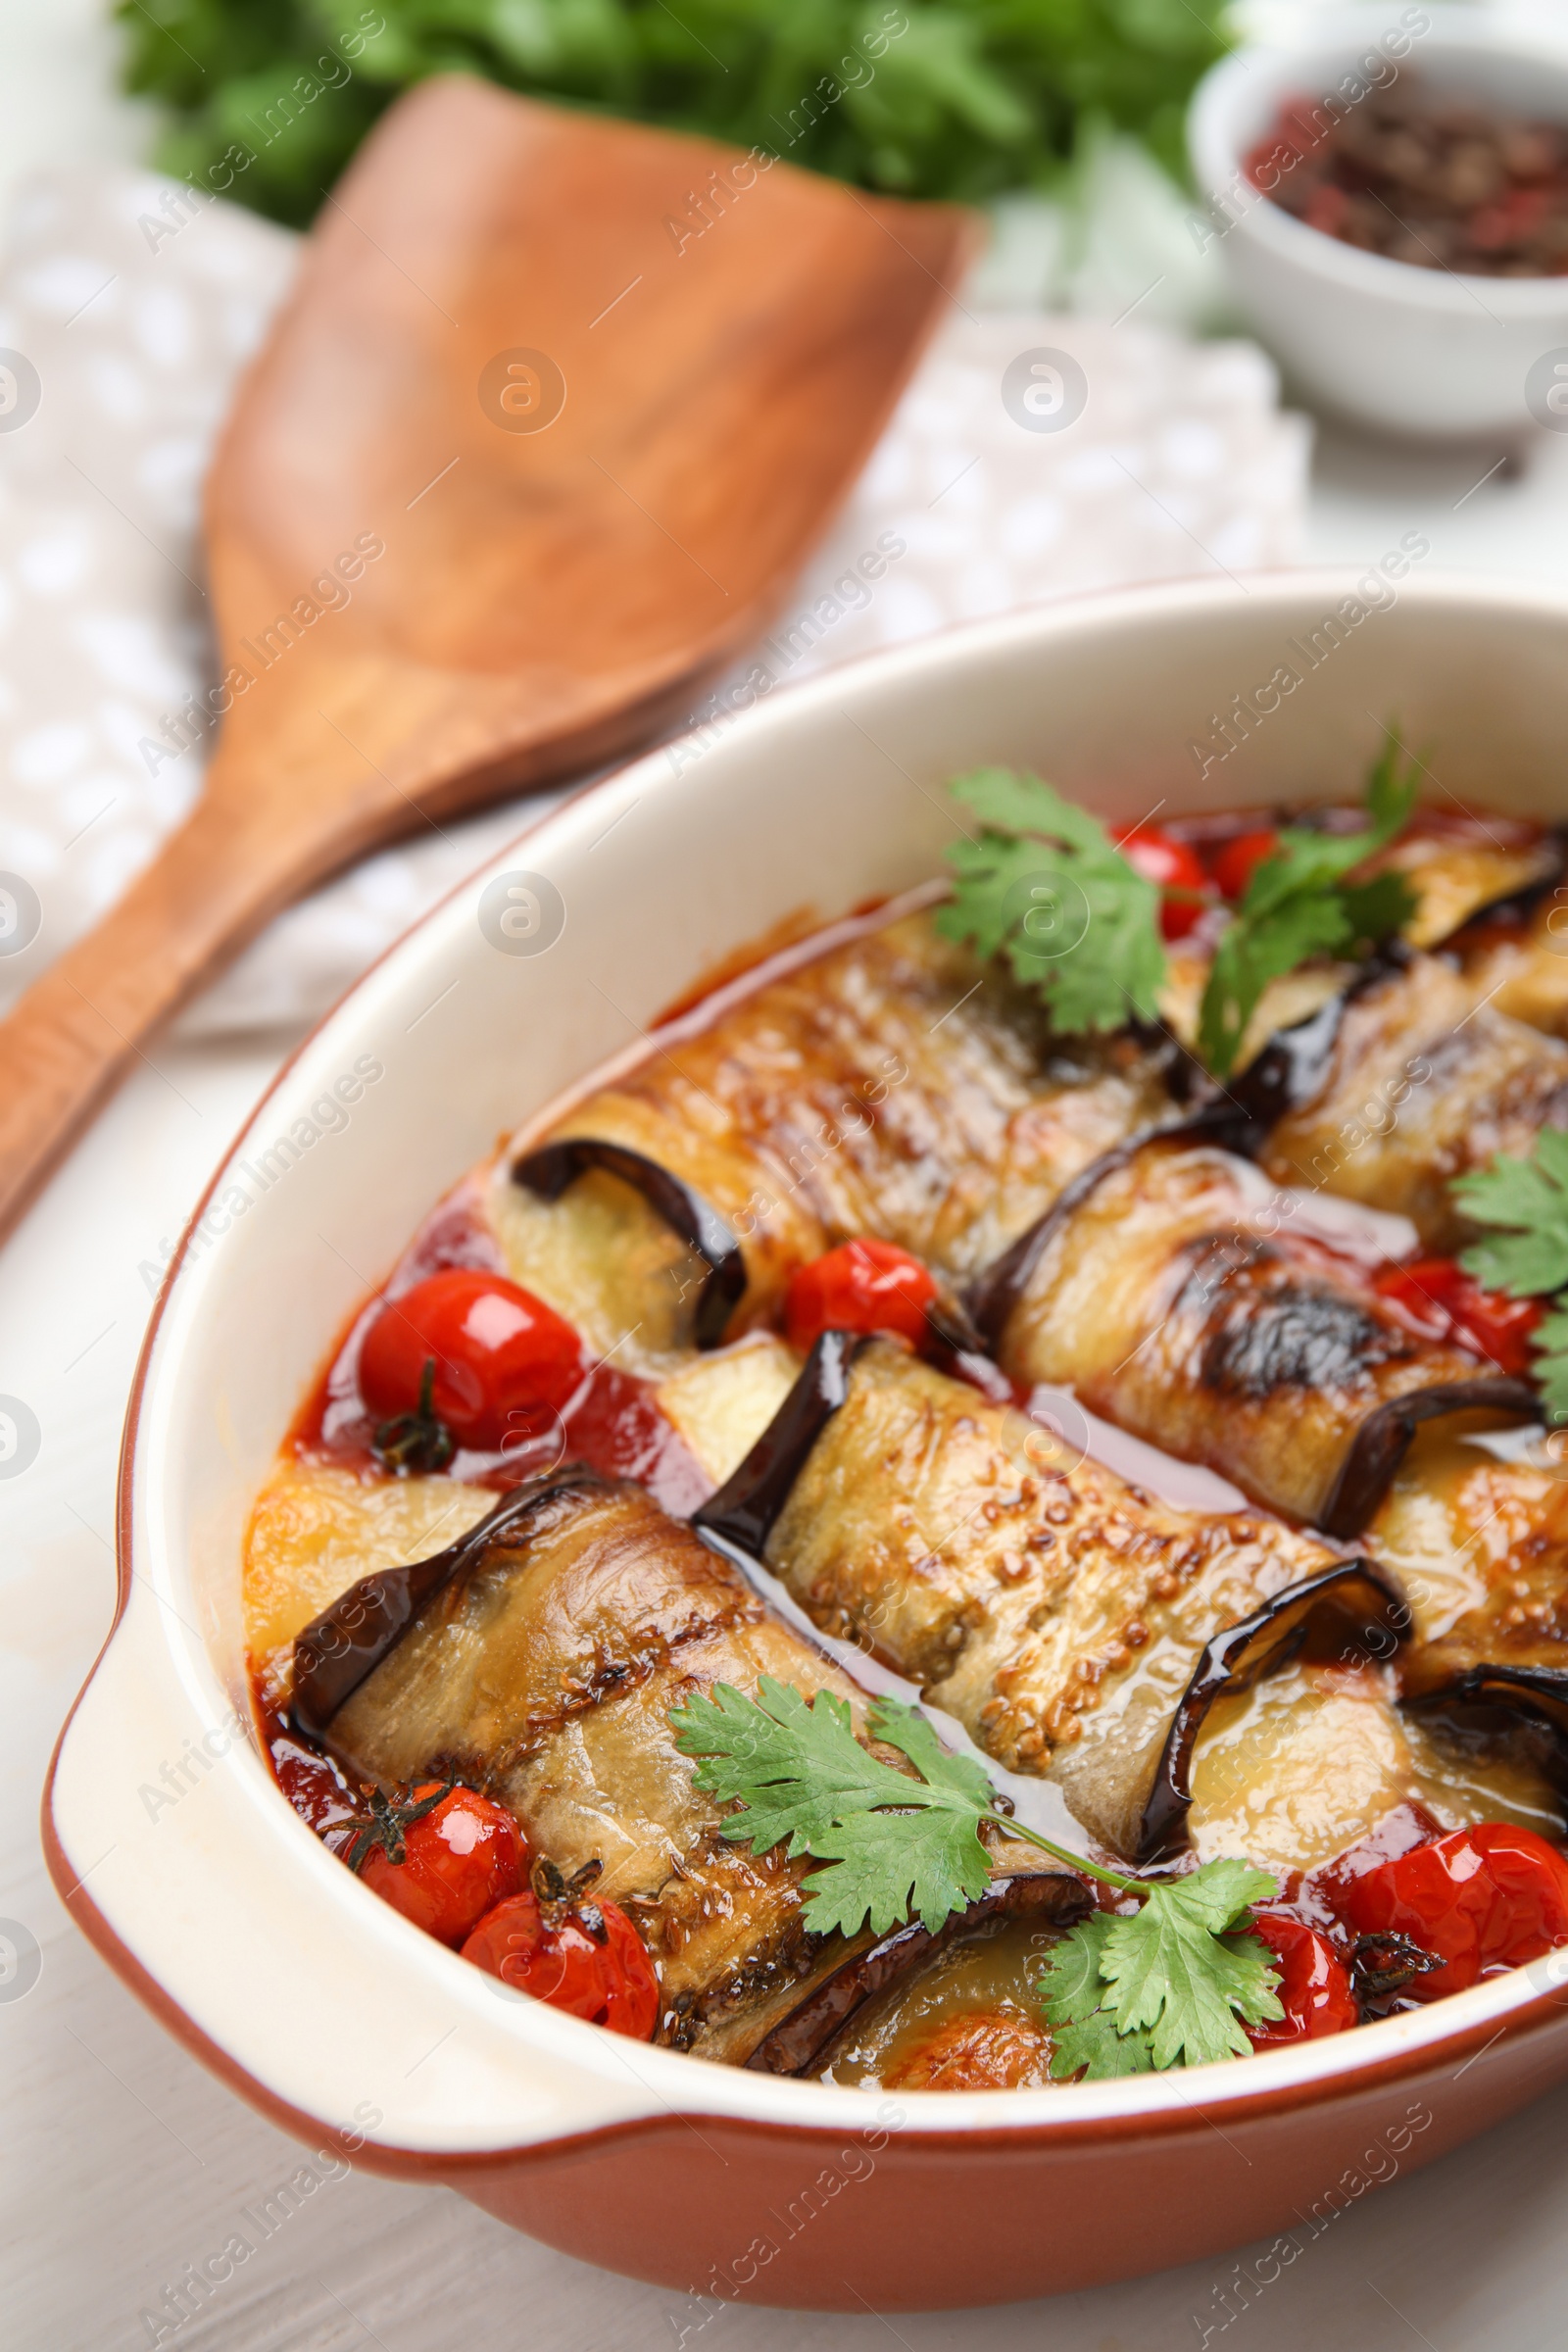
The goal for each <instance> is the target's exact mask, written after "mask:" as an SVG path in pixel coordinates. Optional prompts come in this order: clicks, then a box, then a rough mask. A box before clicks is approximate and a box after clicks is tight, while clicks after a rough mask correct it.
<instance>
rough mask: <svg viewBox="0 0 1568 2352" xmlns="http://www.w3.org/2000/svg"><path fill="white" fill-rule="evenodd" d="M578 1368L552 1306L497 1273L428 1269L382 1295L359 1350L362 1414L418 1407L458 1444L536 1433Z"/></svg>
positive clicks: (572, 1344)
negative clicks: (397, 1291) (406, 1286)
mask: <svg viewBox="0 0 1568 2352" xmlns="http://www.w3.org/2000/svg"><path fill="white" fill-rule="evenodd" d="M430 1364H433V1365H434V1367H435V1370H434V1373H433V1374H432V1375H429V1376H428V1379H427V1375H426V1367H427V1366H428V1365H430ZM583 1371H584V1364H583V1353H582V1344H581V1342H580V1341H579V1340H578V1338H577V1335H576V1333H575V1332H574V1331H573V1330H572V1328H571V1325H570V1324H569V1323H564V1322H563V1321H562V1319H561V1317H560V1316H559V1315H558V1314H557V1313H556V1311H555V1309H554V1308H553V1307H549V1306H546V1304H545V1302H544V1300H543V1299H535V1298H534V1297H533V1295H532V1293H531V1292H528V1291H524V1290H520V1289H519V1288H518V1286H517V1285H516V1283H515V1282H509V1281H508V1280H507V1278H506V1276H505V1275H504V1274H484V1273H478V1272H475V1271H473V1270H472V1269H469V1268H461V1269H460V1268H454V1269H452V1270H451V1271H450V1272H448V1273H445V1274H431V1275H428V1276H427V1277H426V1278H425V1280H424V1281H423V1282H417V1283H416V1284H415V1286H414V1288H413V1289H412V1290H411V1291H405V1292H404V1294H403V1296H402V1298H401V1299H389V1300H388V1302H387V1304H386V1305H385V1306H383V1307H382V1309H381V1311H380V1313H379V1314H378V1315H377V1316H376V1318H375V1321H374V1322H373V1323H372V1324H371V1325H370V1328H369V1330H368V1332H367V1333H366V1335H365V1344H364V1347H363V1348H362V1349H361V1351H360V1390H361V1394H362V1395H363V1396H364V1398H365V1401H366V1403H367V1404H368V1406H369V1408H370V1410H371V1412H372V1413H375V1414H378V1415H381V1416H383V1417H384V1418H386V1419H388V1420H390V1419H391V1417H393V1416H404V1417H408V1418H413V1417H416V1416H417V1415H418V1414H419V1413H420V1412H421V1410H422V1411H424V1412H426V1413H427V1414H428V1415H433V1418H434V1420H435V1421H436V1422H438V1423H439V1424H440V1425H441V1427H442V1429H443V1430H446V1431H449V1432H450V1433H451V1436H452V1437H453V1438H454V1439H456V1440H457V1442H458V1443H459V1444H460V1445H463V1446H475V1447H477V1448H479V1449H480V1450H481V1451H486V1452H490V1451H494V1450H495V1449H497V1448H498V1447H500V1446H505V1445H506V1443H507V1441H508V1440H509V1439H511V1440H513V1442H514V1443H515V1442H517V1441H518V1440H520V1439H523V1438H531V1437H537V1436H538V1435H539V1434H540V1432H541V1429H542V1428H543V1427H544V1426H545V1425H546V1424H547V1423H548V1420H549V1416H550V1415H551V1413H558V1412H560V1410H561V1408H562V1406H563V1405H564V1403H565V1402H566V1400H567V1398H568V1397H570V1396H571V1394H572V1392H573V1391H574V1390H575V1389H576V1387H577V1385H578V1383H579V1382H580V1381H581V1379H582V1376H583ZM426 1392H427V1393H426ZM424 1466H428V1467H439V1464H438V1463H436V1462H434V1461H433V1460H432V1461H429V1462H428V1463H427V1464H426V1465H424Z"/></svg>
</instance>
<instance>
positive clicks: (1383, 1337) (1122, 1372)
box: [998, 1136, 1536, 1539]
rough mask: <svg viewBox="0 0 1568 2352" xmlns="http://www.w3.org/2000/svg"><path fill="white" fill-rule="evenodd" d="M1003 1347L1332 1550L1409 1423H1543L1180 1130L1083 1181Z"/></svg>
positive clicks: (1255, 1185)
mask: <svg viewBox="0 0 1568 2352" xmlns="http://www.w3.org/2000/svg"><path fill="white" fill-rule="evenodd" d="M999 1337H1000V1345H999V1347H998V1359H999V1361H1000V1363H1001V1365H1002V1368H1003V1370H1004V1371H1005V1372H1006V1373H1007V1375H1008V1376H1009V1378H1010V1379H1012V1380H1013V1381H1015V1382H1018V1383H1021V1384H1028V1385H1031V1386H1032V1385H1033V1384H1035V1383H1036V1382H1045V1383H1048V1384H1050V1385H1053V1386H1059V1387H1068V1388H1071V1389H1073V1390H1074V1391H1075V1392H1076V1394H1077V1395H1078V1397H1080V1398H1081V1399H1082V1401H1083V1402H1084V1403H1085V1404H1086V1405H1088V1406H1089V1407H1090V1409H1091V1410H1092V1411H1094V1412H1097V1413H1101V1414H1103V1416H1104V1417H1105V1418H1106V1419H1107V1420H1109V1421H1113V1422H1115V1423H1116V1424H1117V1425H1118V1426H1119V1427H1121V1428H1123V1429H1126V1430H1129V1431H1131V1432H1132V1433H1133V1434H1134V1435H1135V1436H1137V1437H1141V1438H1145V1439H1147V1440H1148V1441H1149V1442H1150V1443H1151V1444H1152V1445H1155V1446H1160V1447H1162V1448H1163V1450H1164V1451H1166V1452H1167V1453H1171V1454H1174V1455H1176V1456H1177V1457H1178V1458H1179V1459H1181V1460H1185V1461H1191V1462H1201V1463H1202V1464H1203V1465H1204V1466H1205V1467H1206V1468H1208V1469H1211V1470H1215V1471H1218V1472H1219V1473H1220V1475H1221V1476H1222V1477H1225V1478H1228V1479H1230V1480H1232V1481H1233V1482H1234V1483H1235V1484H1236V1485H1237V1486H1238V1487H1240V1488H1241V1489H1242V1490H1243V1492H1244V1493H1245V1494H1247V1495H1250V1497H1251V1498H1252V1499H1253V1500H1254V1501H1255V1502H1258V1503H1260V1504H1262V1505H1263V1506H1265V1507H1266V1508H1268V1509H1271V1510H1277V1511H1281V1512H1283V1513H1285V1514H1286V1515H1287V1516H1288V1517H1291V1518H1293V1519H1297V1520H1299V1521H1300V1522H1302V1523H1303V1524H1305V1525H1308V1526H1315V1527H1321V1528H1323V1529H1324V1530H1325V1532H1327V1533H1330V1534H1332V1535H1334V1536H1335V1537H1337V1538H1340V1539H1348V1538H1351V1537H1353V1536H1355V1535H1357V1534H1359V1533H1360V1531H1361V1529H1362V1528H1363V1527H1364V1526H1365V1525H1366V1524H1367V1522H1368V1520H1369V1519H1370V1518H1371V1517H1372V1515H1373V1513H1374V1512H1375V1511H1376V1509H1377V1507H1378V1504H1379V1503H1380V1502H1381V1500H1382V1497H1383V1495H1384V1494H1385V1493H1386V1492H1387V1489H1388V1486H1389V1483H1390V1481H1391V1480H1392V1478H1393V1477H1394V1475H1395V1472H1396V1471H1397V1467H1398V1464H1399V1461H1400V1459H1401V1458H1402V1455H1403V1452H1404V1450H1405V1447H1406V1446H1408V1444H1409V1441H1410V1435H1411V1432H1412V1430H1413V1429H1414V1427H1415V1425H1416V1424H1417V1423H1418V1422H1419V1421H1421V1420H1423V1419H1426V1418H1429V1417H1431V1415H1432V1414H1434V1413H1437V1412H1453V1411H1459V1410H1462V1409H1466V1408H1469V1407H1473V1406H1479V1405H1484V1406H1490V1407H1492V1408H1494V1409H1495V1410H1496V1411H1497V1412H1498V1413H1499V1414H1501V1415H1502V1416H1503V1417H1505V1418H1508V1419H1513V1420H1531V1419H1533V1418H1534V1417H1535V1412H1536V1405H1535V1401H1534V1397H1533V1395H1532V1393H1531V1391H1530V1390H1529V1389H1528V1387H1526V1386H1525V1385H1524V1384H1522V1383H1519V1382H1509V1381H1502V1380H1500V1379H1498V1380H1494V1379H1489V1378H1486V1377H1484V1376H1483V1373H1482V1368H1481V1367H1480V1366H1479V1365H1478V1363H1477V1360H1476V1358H1475V1357H1474V1356H1473V1355H1470V1354H1468V1353H1467V1352H1466V1351H1465V1350H1464V1349H1462V1348H1453V1347H1448V1346H1445V1345H1440V1344H1438V1343H1436V1342H1434V1341H1432V1340H1430V1339H1428V1338H1425V1337H1423V1336H1422V1335H1420V1334H1419V1333H1417V1332H1414V1331H1412V1330H1410V1329H1409V1328H1408V1327H1407V1326H1406V1325H1405V1324H1404V1323H1403V1322H1402V1321H1401V1320H1400V1319H1399V1317H1398V1315H1397V1312H1396V1311H1395V1309H1393V1308H1392V1307H1390V1306H1388V1305H1387V1304H1386V1303H1385V1302H1384V1301H1383V1300H1382V1299H1378V1298H1377V1297H1376V1295H1375V1294H1374V1293H1372V1292H1371V1290H1370V1287H1369V1285H1368V1284H1367V1282H1366V1279H1365V1276H1364V1274H1363V1273H1362V1271H1361V1269H1360V1268H1359V1267H1357V1266H1356V1265H1354V1264H1352V1263H1350V1262H1349V1261H1347V1260H1344V1259H1341V1258H1337V1257H1336V1256H1335V1254H1334V1253H1333V1252H1332V1251H1330V1250H1327V1249H1326V1248H1324V1247H1323V1246H1322V1245H1321V1244H1317V1243H1312V1242H1306V1241H1302V1240H1301V1239H1299V1238H1298V1237H1295V1236H1293V1235H1292V1233H1291V1230H1290V1228H1289V1224H1288V1222H1287V1220H1286V1219H1285V1217H1284V1216H1283V1215H1282V1214H1281V1213H1280V1203H1279V1202H1278V1201H1277V1200H1276V1199H1274V1198H1273V1197H1272V1196H1271V1194H1270V1190H1269V1187H1268V1186H1267V1185H1266V1184H1265V1183H1263V1182H1262V1181H1261V1180H1260V1179H1259V1177H1258V1175H1257V1173H1256V1171H1255V1170H1254V1169H1253V1168H1252V1167H1251V1166H1250V1164H1249V1163H1248V1162H1246V1161H1245V1160H1242V1159H1240V1158H1238V1157H1237V1156H1236V1155H1235V1154H1234V1153H1232V1152H1226V1151H1223V1150H1221V1149H1220V1148H1219V1147H1218V1146H1216V1145H1214V1144H1211V1143H1207V1142H1204V1141H1201V1140H1200V1141H1198V1142H1196V1143H1195V1142H1193V1141H1191V1140H1188V1139H1185V1138H1183V1137H1181V1136H1171V1137H1162V1138H1156V1139H1155V1140H1153V1141H1152V1142H1150V1143H1147V1144H1145V1145H1143V1146H1142V1147H1141V1148H1140V1149H1139V1150H1137V1151H1136V1152H1129V1153H1125V1154H1120V1155H1108V1156H1107V1160H1106V1163H1105V1164H1104V1167H1103V1174H1102V1176H1101V1179H1100V1181H1099V1182H1097V1183H1095V1184H1094V1185H1092V1186H1091V1185H1090V1184H1089V1183H1088V1180H1087V1178H1085V1179H1083V1180H1081V1189H1080V1193H1079V1197H1078V1200H1077V1201H1076V1203H1075V1204H1074V1205H1073V1207H1072V1208H1071V1210H1070V1213H1068V1214H1066V1215H1064V1216H1063V1217H1061V1218H1060V1219H1059V1220H1057V1222H1056V1223H1055V1225H1054V1227H1053V1229H1052V1230H1051V1232H1050V1233H1049V1235H1048V1237H1047V1241H1046V1245H1045V1247H1044V1249H1043V1250H1041V1252H1040V1253H1039V1255H1038V1257H1037V1260H1036V1264H1035V1267H1034V1271H1033V1274H1032V1276H1031V1278H1030V1280H1029V1281H1028V1283H1027V1284H1026V1286H1025V1287H1024V1289H1023V1291H1022V1294H1021V1296H1019V1297H1018V1298H1017V1299H1016V1301H1015V1303H1014V1305H1013V1308H1012V1311H1011V1313H1010V1315H1009V1316H1008V1317H1007V1320H1006V1322H1005V1325H1004V1327H1003V1329H1002V1331H1001V1333H1000V1335H999Z"/></svg>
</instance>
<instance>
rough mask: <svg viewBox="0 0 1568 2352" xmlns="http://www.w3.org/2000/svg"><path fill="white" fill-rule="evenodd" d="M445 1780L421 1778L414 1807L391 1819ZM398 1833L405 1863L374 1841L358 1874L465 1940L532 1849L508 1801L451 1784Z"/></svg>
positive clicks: (432, 1927) (429, 1931) (426, 1924)
mask: <svg viewBox="0 0 1568 2352" xmlns="http://www.w3.org/2000/svg"><path fill="white" fill-rule="evenodd" d="M440 1786H441V1783H440V1782H439V1781H425V1782H423V1783H421V1784H420V1785H419V1786H418V1787H417V1788H416V1789H415V1790H414V1792H413V1796H412V1798H411V1800H410V1805H409V1806H406V1807H400V1806H394V1807H393V1808H392V1818H393V1820H394V1821H397V1820H399V1819H400V1818H401V1815H402V1814H403V1813H404V1812H406V1811H408V1810H411V1809H412V1807H413V1806H415V1805H418V1804H420V1803H422V1802H423V1800H424V1799H425V1798H426V1797H428V1796H432V1795H434V1793H435V1791H436V1790H437V1789H439V1788H440ZM401 1835H402V1843H403V1857H404V1858H403V1860H402V1861H401V1862H393V1861H390V1860H389V1859H388V1857H387V1853H386V1849H385V1847H384V1846H381V1845H376V1846H372V1847H371V1849H370V1851H369V1852H368V1854H367V1855H366V1856H365V1858H364V1860H363V1861H362V1862H361V1863H360V1865H359V1875H360V1877H361V1878H362V1879H363V1880H364V1881H365V1884H366V1885H367V1887H372V1888H373V1889H374V1891H375V1892H376V1893H377V1894H378V1895H380V1896H381V1898H382V1900H383V1901H385V1902H388V1903H390V1904H391V1905H392V1908H393V1910H394V1911H401V1912H402V1914H403V1916H404V1918H405V1919H412V1920H413V1922H414V1924H415V1926H416V1927H417V1928H423V1930H424V1932H425V1934H426V1935H427V1936H437V1937H438V1938H439V1939H440V1941H441V1942H442V1943H453V1944H457V1943H462V1941H463V1940H464V1938H465V1936H469V1935H471V1934H472V1932H473V1929H474V1928H475V1926H476V1925H477V1924H478V1922H479V1921H480V1920H481V1919H483V1917H484V1915H485V1913H486V1912H487V1911H488V1910H490V1909H491V1907H492V1906H493V1905H494V1904H496V1903H499V1902H500V1901H501V1900H502V1898H503V1896H505V1895H509V1894H511V1892H512V1890H513V1888H514V1887H515V1886H516V1884H517V1881H518V1879H519V1877H520V1876H521V1874H522V1866H523V1863H524V1862H525V1861H526V1859H527V1854H528V1848H527V1845H526V1844H525V1842H524V1840H523V1835H522V1832H521V1831H520V1830H519V1829H518V1827H517V1824H516V1822H515V1819H514V1818H513V1816H512V1815H511V1814H510V1813H509V1812H508V1811H507V1808H506V1807H505V1805H498V1804H495V1803H493V1802H492V1801H491V1799H490V1798H489V1797H488V1796H480V1795H479V1793H478V1791H477V1790H476V1789H453V1791H452V1793H451V1795H450V1796H445V1797H443V1798H442V1800H441V1802H440V1803H439V1804H438V1805H436V1806H435V1807H434V1808H433V1809H432V1810H431V1811H430V1812H428V1813H425V1814H423V1815H421V1817H420V1818H419V1819H418V1820H417V1821H415V1822H412V1823H410V1824H409V1826H408V1827H407V1828H405V1829H403V1830H402V1832H401ZM347 1850H349V1851H352V1847H351V1848H349V1849H347Z"/></svg>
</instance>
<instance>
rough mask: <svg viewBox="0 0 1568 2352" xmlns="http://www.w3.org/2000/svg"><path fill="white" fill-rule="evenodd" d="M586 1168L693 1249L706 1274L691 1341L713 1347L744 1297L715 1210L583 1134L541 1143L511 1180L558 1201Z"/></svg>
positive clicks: (627, 1154) (742, 1270)
mask: <svg viewBox="0 0 1568 2352" xmlns="http://www.w3.org/2000/svg"><path fill="white" fill-rule="evenodd" d="M591 1169H599V1170H600V1171H601V1172H602V1173H604V1174H605V1175H607V1176H617V1177H618V1178H619V1179H620V1181H621V1183H622V1184H629V1185H630V1186H631V1188H632V1190H633V1192H635V1193H640V1194H641V1195H642V1197H643V1199H644V1200H645V1201H647V1202H648V1204H649V1206H650V1208H652V1209H654V1210H655V1211H656V1213H657V1214H658V1215H659V1216H661V1217H662V1219H663V1220H664V1223H665V1224H666V1225H667V1226H668V1227H669V1228H670V1231H671V1232H672V1233H674V1234H675V1235H677V1236H678V1238H679V1239H680V1240H681V1241H683V1242H685V1243H686V1244H687V1245H688V1247H689V1248H691V1249H693V1250H696V1252H697V1254H698V1256H699V1257H700V1258H701V1259H702V1260H703V1263H704V1264H705V1265H706V1266H707V1268H708V1273H707V1275H706V1277H705V1278H704V1281H703V1284H702V1287H701V1289H700V1290H699V1292H698V1294H697V1303H696V1307H695V1309H694V1312H693V1318H692V1336H693V1338H694V1339H695V1341H696V1344H697V1346H698V1347H699V1348H717V1347H719V1346H720V1345H721V1344H722V1341H723V1338H724V1334H725V1331H726V1329H727V1327H728V1324H729V1319H730V1317H731V1315H732V1314H733V1313H734V1311H735V1309H736V1307H737V1306H738V1305H739V1304H740V1302H741V1299H743V1298H744V1296H745V1293H746V1260H745V1258H744V1256H743V1255H742V1254H741V1246H740V1243H739V1242H738V1241H737V1240H736V1238H735V1235H734V1233H733V1232H732V1231H731V1229H730V1227H729V1226H728V1225H726V1224H725V1222H724V1220H723V1218H722V1217H721V1216H720V1215H719V1213H718V1211H717V1209H715V1208H713V1207H711V1205H710V1203H709V1202H708V1201H705V1200H704V1199H703V1197H702V1195H701V1194H700V1193H698V1192H695V1191H694V1190H693V1189H692V1187H691V1186H690V1185H689V1184H684V1183H682V1181H681V1179H680V1178H679V1177H678V1176H672V1175H671V1174H670V1172H669V1170H668V1169H667V1168H662V1167H661V1166H660V1165H659V1164H658V1162H657V1161H656V1160H652V1159H649V1158H648V1157H647V1156H646V1154H645V1153H643V1152H632V1151H629V1150H628V1149H627V1148H626V1146H625V1145H624V1144H609V1143H603V1142H601V1141H599V1140H598V1139H597V1138H596V1137H594V1136H587V1135H574V1136H571V1137H570V1138H568V1139H567V1140H566V1141H565V1142H564V1143H554V1144H541V1145H540V1146H539V1148H538V1150H537V1151H534V1152H524V1153H523V1155H522V1157H521V1158H520V1159H518V1160H516V1161H515V1162H514V1164H513V1169H512V1181H513V1183H514V1184H521V1185H526V1186H527V1188H528V1190H529V1191H530V1192H533V1193H537V1194H538V1195H539V1197H540V1199H541V1200H542V1201H559V1200H560V1198H561V1196H562V1194H563V1193H564V1191H565V1189H566V1187H567V1185H569V1184H571V1183H574V1182H575V1180H576V1179H577V1177H579V1176H585V1175H587V1174H588V1173H589V1171H590V1170H591Z"/></svg>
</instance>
